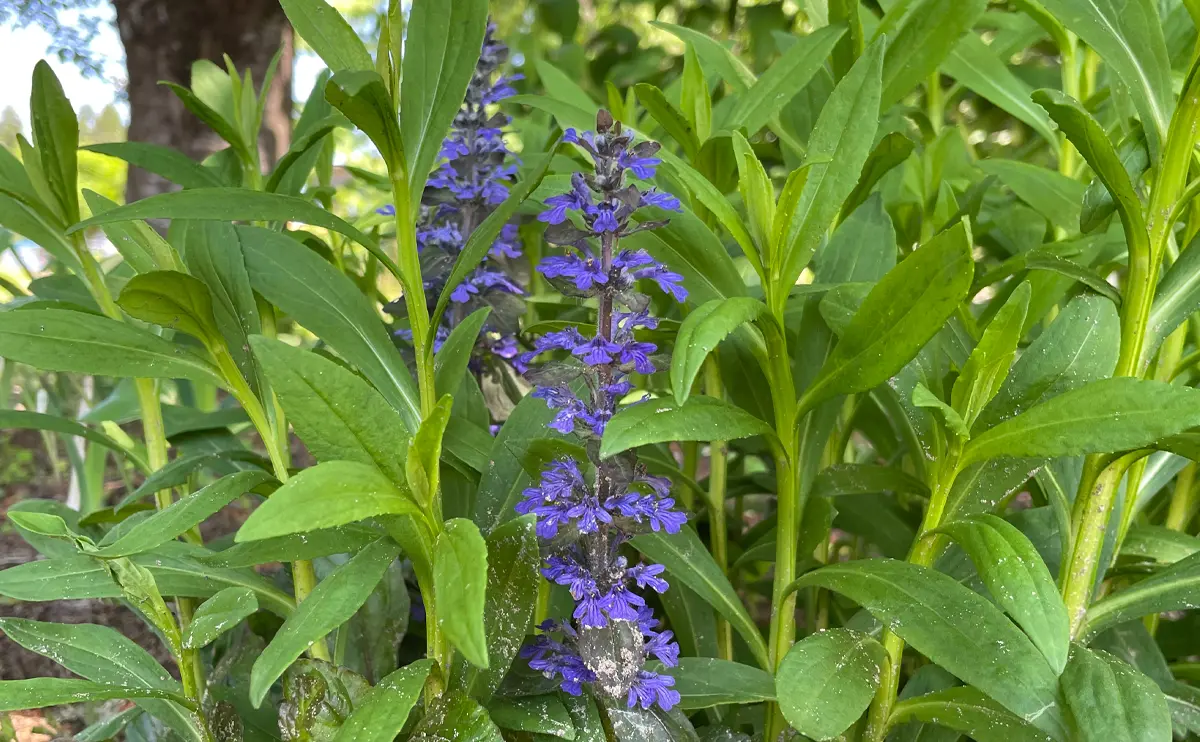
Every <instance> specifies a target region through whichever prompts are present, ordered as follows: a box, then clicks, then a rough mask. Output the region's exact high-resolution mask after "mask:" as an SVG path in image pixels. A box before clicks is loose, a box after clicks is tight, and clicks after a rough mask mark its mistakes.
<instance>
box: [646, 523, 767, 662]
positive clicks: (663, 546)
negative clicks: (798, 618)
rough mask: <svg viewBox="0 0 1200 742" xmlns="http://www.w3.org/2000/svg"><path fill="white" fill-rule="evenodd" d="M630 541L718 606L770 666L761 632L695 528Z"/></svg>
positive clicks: (751, 649) (680, 580)
mask: <svg viewBox="0 0 1200 742" xmlns="http://www.w3.org/2000/svg"><path fill="white" fill-rule="evenodd" d="M631 543H632V544H633V547H634V548H635V549H637V550H638V551H640V552H642V553H643V554H645V555H646V556H647V557H648V558H650V559H651V560H653V561H655V562H658V563H659V564H662V565H665V566H666V568H667V571H668V572H669V573H671V575H672V576H673V577H674V578H675V579H676V580H678V581H679V582H681V583H683V584H684V585H687V586H688V587H689V588H691V589H692V590H693V591H694V592H695V593H696V594H697V595H699V596H700V597H701V598H703V599H704V601H705V602H707V603H708V604H709V605H711V606H712V607H713V608H715V609H716V610H717V612H718V613H720V614H721V615H722V616H724V617H725V618H726V620H728V621H729V623H730V624H731V625H732V626H733V628H734V630H735V631H737V632H738V634H740V635H741V637H742V639H744V640H745V641H746V644H747V646H749V647H750V651H751V652H752V653H753V654H754V658H755V659H756V660H757V661H758V663H759V665H760V666H761V667H764V668H766V667H769V666H770V663H769V662H768V660H767V644H766V642H764V641H763V638H762V634H760V633H759V631H758V627H757V626H755V624H754V621H753V620H752V619H751V618H750V616H749V614H747V613H746V608H745V606H744V605H742V600H741V598H739V597H738V594H737V593H736V592H735V591H734V589H733V586H732V585H730V584H729V580H728V579H727V578H726V577H725V575H724V574H723V573H722V572H721V568H720V567H719V566H717V563H716V562H715V561H714V560H713V558H712V555H711V554H709V552H708V549H707V548H706V547H705V546H704V543H703V542H702V541H701V540H700V537H699V536H697V535H696V532H695V531H693V530H692V529H691V528H689V527H686V526H685V527H684V528H683V529H682V530H680V531H679V532H678V533H675V534H668V533H665V532H661V533H647V534H643V535H641V536H635V537H634V538H633V540H632V542H631Z"/></svg>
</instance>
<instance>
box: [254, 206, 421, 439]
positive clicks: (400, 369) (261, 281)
mask: <svg viewBox="0 0 1200 742" xmlns="http://www.w3.org/2000/svg"><path fill="white" fill-rule="evenodd" d="M237 230H238V236H239V237H240V239H241V240H242V247H243V249H244V251H245V255H246V269H247V270H248V271H249V273H250V284H251V285H252V286H253V287H254V290H255V291H257V292H258V293H259V294H262V296H263V297H265V298H266V299H267V301H269V302H271V303H272V304H274V305H275V306H277V307H279V308H280V309H282V310H283V311H284V312H286V313H287V314H288V315H290V316H291V317H292V319H294V320H296V321H297V322H299V323H300V324H301V325H303V326H304V327H306V328H308V329H309V330H311V331H312V332H313V333H314V334H315V335H316V336H317V337H319V338H321V339H322V340H324V341H325V342H327V343H329V345H330V346H331V347H332V348H333V349H334V350H336V351H337V352H338V354H339V355H340V356H342V357H343V358H345V359H346V360H347V361H349V362H350V363H351V364H353V365H354V366H355V367H356V368H357V369H358V370H359V371H360V372H362V375H363V376H365V377H366V378H367V380H368V381H370V382H371V383H372V384H373V385H374V387H375V389H376V390H377V391H379V393H380V394H382V395H383V398H384V399H386V400H387V401H388V403H389V404H391V406H392V407H393V408H395V409H396V411H398V412H399V413H400V415H401V417H403V418H404V422H405V424H406V425H407V426H408V429H409V430H410V431H411V430H416V429H417V425H418V424H419V423H420V419H421V418H420V409H421V405H420V399H419V396H418V393H417V388H416V387H417V385H416V383H415V382H414V381H413V378H412V374H410V373H409V371H408V369H407V368H406V367H405V365H404V361H403V360H402V359H401V357H400V353H399V351H397V350H396V346H395V345H394V344H393V343H392V340H391V338H390V337H388V333H387V330H386V328H385V327H384V325H383V322H382V321H381V320H380V319H379V314H378V313H377V312H376V311H375V307H374V306H372V304H371V302H370V301H368V300H367V298H366V297H365V296H363V294H362V292H361V291H359V290H358V287H357V286H355V285H354V282H353V281H351V280H350V279H349V278H347V277H346V275H345V274H344V273H341V272H340V271H338V270H337V269H336V268H334V267H333V266H332V265H330V264H329V263H327V262H325V260H323V259H322V258H321V257H320V256H319V255H317V254H316V253H315V252H313V251H312V250H310V249H308V248H307V247H305V246H304V245H302V244H301V243H299V242H297V241H296V240H293V239H292V238H290V237H287V236H285V235H281V234H279V233H277V232H272V231H270V230H267V229H263V228H261V227H238V228H237Z"/></svg>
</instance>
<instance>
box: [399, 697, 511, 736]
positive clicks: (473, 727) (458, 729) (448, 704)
mask: <svg viewBox="0 0 1200 742" xmlns="http://www.w3.org/2000/svg"><path fill="white" fill-rule="evenodd" d="M452 739H462V740H468V739H469V740H471V742H503V739H504V738H503V737H502V736H501V735H500V730H499V729H498V728H497V727H496V725H495V724H494V723H493V722H492V720H491V718H490V717H489V716H488V713H487V711H485V710H484V709H483V707H482V706H480V705H479V704H478V703H476V702H475V701H474V700H473V699H471V698H469V697H467V696H466V695H464V694H462V693H459V692H457V691H450V692H449V693H446V694H445V695H443V696H442V697H441V698H440V699H438V700H437V701H436V702H435V703H434V704H433V707H432V708H430V709H428V710H427V711H426V712H425V716H424V718H422V719H421V723H420V724H418V725H417V728H416V729H414V730H413V733H412V736H411V737H409V738H408V742H443V741H444V740H452Z"/></svg>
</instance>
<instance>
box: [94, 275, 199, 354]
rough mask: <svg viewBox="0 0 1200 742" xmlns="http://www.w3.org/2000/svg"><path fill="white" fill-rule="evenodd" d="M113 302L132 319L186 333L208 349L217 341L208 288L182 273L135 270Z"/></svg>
mask: <svg viewBox="0 0 1200 742" xmlns="http://www.w3.org/2000/svg"><path fill="white" fill-rule="evenodd" d="M117 304H118V305H119V306H120V307H121V309H124V310H125V312H126V313H127V314H128V315H129V316H131V317H133V318H135V319H140V320H142V321H143V322H150V323H152V324H156V325H159V326H161V327H165V328H167V329H170V330H179V331H180V332H186V333H187V334H189V335H191V336H192V337H194V338H196V339H197V340H200V341H201V342H203V343H204V344H205V345H206V346H208V347H209V348H213V347H214V346H217V345H218V344H219V343H220V342H221V334H220V331H219V330H218V329H217V320H216V318H215V317H214V316H213V309H212V298H211V297H210V296H209V294H208V287H207V286H205V285H204V283H203V282H202V281H200V280H199V279H198V278H194V277H192V276H189V275H188V274H186V273H179V272H178V271H152V272H150V273H139V274H138V275H136V276H134V277H133V278H131V279H129V282H128V283H126V284H125V288H123V289H122V290H121V295H120V297H118V298H117Z"/></svg>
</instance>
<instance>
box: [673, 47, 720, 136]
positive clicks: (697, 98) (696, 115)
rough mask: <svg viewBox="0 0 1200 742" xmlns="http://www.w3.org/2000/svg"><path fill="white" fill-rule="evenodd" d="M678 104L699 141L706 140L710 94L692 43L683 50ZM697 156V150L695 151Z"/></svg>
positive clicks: (710, 120) (709, 126) (709, 133)
mask: <svg viewBox="0 0 1200 742" xmlns="http://www.w3.org/2000/svg"><path fill="white" fill-rule="evenodd" d="M679 104H680V105H681V106H683V110H684V115H686V116H687V118H688V121H690V122H691V125H692V128H694V129H695V130H696V136H697V137H698V138H699V140H700V142H701V146H702V147H703V143H704V142H707V141H708V140H709V138H710V137H711V136H712V129H713V115H712V94H711V92H710V91H709V87H708V80H706V79H704V69H703V68H701V66H700V59H699V57H697V56H696V47H695V45H694V44H691V43H689V44H687V46H685V47H684V50H683V77H682V78H681V79H680V87H679ZM697 157H699V152H697Z"/></svg>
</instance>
